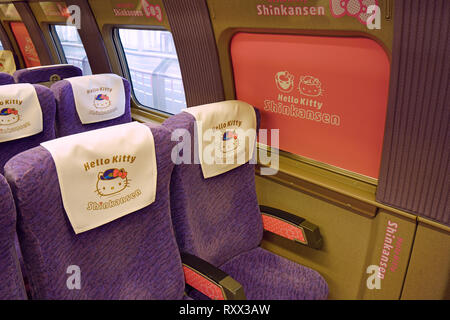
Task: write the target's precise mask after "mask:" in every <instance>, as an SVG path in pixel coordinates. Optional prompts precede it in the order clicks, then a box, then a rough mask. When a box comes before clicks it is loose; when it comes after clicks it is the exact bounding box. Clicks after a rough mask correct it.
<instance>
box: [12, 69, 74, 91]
mask: <svg viewBox="0 0 450 320" xmlns="http://www.w3.org/2000/svg"><path fill="white" fill-rule="evenodd" d="M82 75H83V72H82V71H81V69H80V68H78V67H75V66H74V65H71V64H55V65H48V66H40V67H31V68H26V69H20V70H17V71H16V72H14V80H15V81H16V82H17V83H37V84H41V85H45V86H47V87H50V86H51V85H52V84H53V83H55V82H57V81H60V80H63V79H66V78H72V77H78V76H82Z"/></svg>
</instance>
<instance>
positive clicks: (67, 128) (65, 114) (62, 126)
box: [51, 79, 131, 137]
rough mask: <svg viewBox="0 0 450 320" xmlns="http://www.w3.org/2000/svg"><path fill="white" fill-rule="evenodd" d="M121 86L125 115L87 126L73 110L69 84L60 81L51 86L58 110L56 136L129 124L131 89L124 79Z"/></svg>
mask: <svg viewBox="0 0 450 320" xmlns="http://www.w3.org/2000/svg"><path fill="white" fill-rule="evenodd" d="M123 85H124V88H125V113H124V114H123V115H122V116H120V117H118V118H115V119H111V120H106V121H102V122H96V123H89V124H82V123H81V121H80V118H79V116H78V113H77V110H76V108H75V100H74V97H73V90H72V85H71V84H70V82H69V81H66V80H62V81H59V82H57V83H55V84H54V85H52V87H51V90H52V91H53V93H54V95H55V98H56V101H57V108H58V110H57V113H56V134H57V136H58V137H64V136H67V135H71V134H75V133H80V132H84V131H89V130H95V129H100V128H104V127H108V126H114V125H118V124H123V123H127V122H131V108H130V103H131V100H130V92H131V87H130V83H129V82H128V80H126V79H123Z"/></svg>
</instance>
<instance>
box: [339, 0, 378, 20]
mask: <svg viewBox="0 0 450 320" xmlns="http://www.w3.org/2000/svg"><path fill="white" fill-rule="evenodd" d="M374 5H375V6H378V0H330V10H331V14H332V15H333V16H334V17H335V18H341V17H343V16H351V17H355V18H357V19H358V20H359V22H361V23H362V24H365V25H367V23H368V19H369V18H370V16H371V15H370V14H369V12H368V11H369V10H368V8H369V7H370V6H374Z"/></svg>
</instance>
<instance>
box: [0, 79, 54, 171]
mask: <svg viewBox="0 0 450 320" xmlns="http://www.w3.org/2000/svg"><path fill="white" fill-rule="evenodd" d="M33 86H34V88H35V90H36V93H37V96H38V99H39V103H40V105H41V109H42V120H43V130H42V132H40V133H38V134H35V135H32V136H29V137H25V138H21V139H17V140H11V141H6V142H0V173H1V174H3V166H4V165H5V163H6V162H7V161H8V160H9V159H10V158H11V157H12V156H14V155H16V154H18V153H20V152H22V151H25V150H27V149H30V148H34V147H36V146H38V145H39V144H40V143H41V142H44V141H47V140H51V139H54V138H55V113H56V103H55V97H54V96H53V93H52V92H51V91H50V89H48V88H47V87H44V86H42V85H39V84H35V85H33Z"/></svg>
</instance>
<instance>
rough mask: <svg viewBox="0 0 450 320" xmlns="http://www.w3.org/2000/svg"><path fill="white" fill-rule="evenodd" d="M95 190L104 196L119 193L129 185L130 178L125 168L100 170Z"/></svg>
mask: <svg viewBox="0 0 450 320" xmlns="http://www.w3.org/2000/svg"><path fill="white" fill-rule="evenodd" d="M97 178H98V179H97V185H96V186H97V189H96V190H95V192H97V193H98V195H100V196H102V197H104V196H109V195H112V194H116V193H119V192H121V191H123V190H125V188H127V187H128V184H129V180H128V177H127V172H126V171H125V169H123V168H122V169H120V170H119V169H115V168H114V169H108V170H106V171H105V172H99V174H98V176H97Z"/></svg>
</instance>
